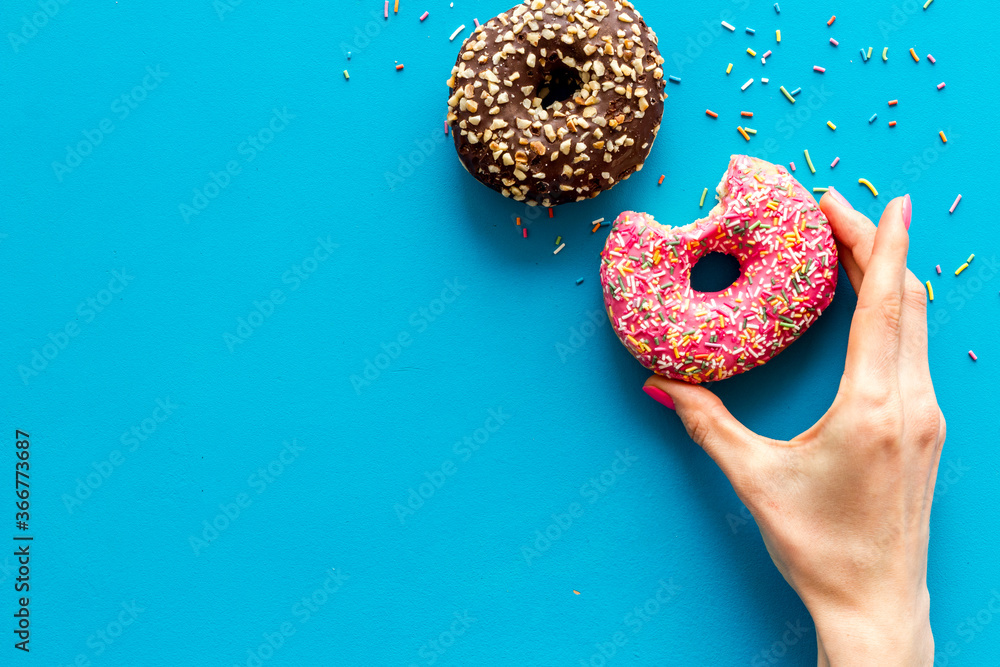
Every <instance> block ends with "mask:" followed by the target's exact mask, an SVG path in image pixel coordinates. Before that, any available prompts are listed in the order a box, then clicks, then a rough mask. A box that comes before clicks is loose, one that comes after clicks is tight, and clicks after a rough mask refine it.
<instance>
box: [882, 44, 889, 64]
mask: <svg viewBox="0 0 1000 667" xmlns="http://www.w3.org/2000/svg"><path fill="white" fill-rule="evenodd" d="M882 60H883V61H886V60H889V47H888V46H887V47H885V48H884V49H882Z"/></svg>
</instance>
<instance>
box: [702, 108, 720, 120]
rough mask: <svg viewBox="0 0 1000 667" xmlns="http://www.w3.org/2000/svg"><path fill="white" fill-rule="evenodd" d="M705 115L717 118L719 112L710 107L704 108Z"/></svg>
mask: <svg viewBox="0 0 1000 667" xmlns="http://www.w3.org/2000/svg"><path fill="white" fill-rule="evenodd" d="M705 115H706V116H711V117H712V118H718V117H719V114H717V113H715V112H714V111H712V110H711V109H705Z"/></svg>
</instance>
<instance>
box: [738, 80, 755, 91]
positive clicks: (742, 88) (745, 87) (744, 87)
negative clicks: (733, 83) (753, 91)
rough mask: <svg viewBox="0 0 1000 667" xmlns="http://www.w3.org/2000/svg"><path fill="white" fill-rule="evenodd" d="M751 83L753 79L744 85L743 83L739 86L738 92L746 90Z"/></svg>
mask: <svg viewBox="0 0 1000 667" xmlns="http://www.w3.org/2000/svg"><path fill="white" fill-rule="evenodd" d="M751 83H753V79H750V80H749V81H747V82H746V83H744V84H743V85H742V86H740V90H746V89H747V88H749V87H750V84H751Z"/></svg>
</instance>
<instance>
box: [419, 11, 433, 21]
mask: <svg viewBox="0 0 1000 667" xmlns="http://www.w3.org/2000/svg"><path fill="white" fill-rule="evenodd" d="M430 15H431V13H430V12H424V13H423V14H421V15H420V20H421V21H426V20H427V17H428V16H430Z"/></svg>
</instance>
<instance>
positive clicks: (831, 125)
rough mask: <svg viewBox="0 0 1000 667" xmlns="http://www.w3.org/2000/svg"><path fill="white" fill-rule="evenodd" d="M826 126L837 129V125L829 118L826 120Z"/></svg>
mask: <svg viewBox="0 0 1000 667" xmlns="http://www.w3.org/2000/svg"><path fill="white" fill-rule="evenodd" d="M826 126H827V127H828V128H830V129H831V130H836V129H837V126H836V125H834V124H833V121H829V120H828V121H826Z"/></svg>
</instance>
